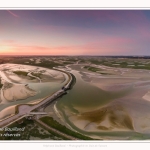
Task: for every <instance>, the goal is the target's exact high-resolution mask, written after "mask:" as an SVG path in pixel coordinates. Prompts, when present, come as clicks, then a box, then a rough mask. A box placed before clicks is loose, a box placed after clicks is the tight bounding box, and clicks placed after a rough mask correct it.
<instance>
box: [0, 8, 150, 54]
mask: <svg viewBox="0 0 150 150" xmlns="http://www.w3.org/2000/svg"><path fill="white" fill-rule="evenodd" d="M0 55H147V56H148V55H150V10H143V11H142V10H0Z"/></svg>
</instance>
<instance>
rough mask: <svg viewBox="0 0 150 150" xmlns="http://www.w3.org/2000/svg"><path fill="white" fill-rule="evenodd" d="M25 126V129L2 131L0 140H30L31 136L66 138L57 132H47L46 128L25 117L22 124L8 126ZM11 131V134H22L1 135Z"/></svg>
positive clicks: (54, 138)
mask: <svg viewBox="0 0 150 150" xmlns="http://www.w3.org/2000/svg"><path fill="white" fill-rule="evenodd" d="M13 127H17V128H24V127H25V130H24V131H11V132H10V131H9V132H6V131H1V132H0V140H30V138H31V137H35V138H39V139H45V138H47V139H52V140H64V138H62V137H60V136H59V135H56V134H55V133H52V132H50V131H48V132H47V130H45V129H44V128H41V127H40V126H38V124H36V123H35V122H34V121H33V120H26V119H24V122H23V123H22V124H18V123H14V124H12V125H10V126H9V127H8V128H13ZM6 133H9V134H20V136H16V137H15V136H11V137H10V136H1V134H2V135H4V134H6Z"/></svg>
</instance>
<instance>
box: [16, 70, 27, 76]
mask: <svg viewBox="0 0 150 150" xmlns="http://www.w3.org/2000/svg"><path fill="white" fill-rule="evenodd" d="M13 73H15V74H17V75H22V76H27V74H28V72H25V71H13Z"/></svg>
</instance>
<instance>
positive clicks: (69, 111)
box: [56, 70, 150, 139]
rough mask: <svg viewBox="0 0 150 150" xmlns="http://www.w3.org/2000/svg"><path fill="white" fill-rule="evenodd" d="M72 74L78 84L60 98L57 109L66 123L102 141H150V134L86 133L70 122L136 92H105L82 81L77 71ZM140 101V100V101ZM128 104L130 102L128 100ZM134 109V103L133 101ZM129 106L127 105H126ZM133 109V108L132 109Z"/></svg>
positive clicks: (125, 132) (127, 132) (126, 90)
mask: <svg viewBox="0 0 150 150" xmlns="http://www.w3.org/2000/svg"><path fill="white" fill-rule="evenodd" d="M71 73H72V74H73V75H74V76H75V77H76V84H75V85H74V86H73V88H72V89H71V90H69V91H68V94H67V95H65V96H63V97H62V98H60V99H59V100H58V102H57V104H56V107H57V109H58V111H59V113H60V115H61V116H62V118H63V120H64V122H67V123H68V126H71V128H73V129H75V130H76V131H78V132H80V133H83V134H86V135H89V136H91V137H95V136H97V137H98V138H102V139H149V138H150V134H142V133H137V132H135V131H106V132H105V131H104V132H103V131H98V132H97V131H96V132H95V131H91V132H88V131H85V130H82V129H80V128H78V127H77V126H75V124H74V122H72V121H71V120H70V117H71V116H78V115H80V114H81V113H83V112H89V111H94V110H96V109H98V108H100V107H102V106H105V105H107V104H108V103H115V102H116V101H117V100H118V99H119V100H120V99H123V98H124V97H127V96H128V95H130V94H131V93H132V92H134V91H135V89H134V87H133V86H132V83H131V86H129V87H128V88H126V89H123V90H120V91H113V92H112V91H103V90H101V89H100V88H98V87H96V86H94V85H92V84H91V83H90V82H86V81H84V80H83V79H82V77H81V76H82V75H81V74H80V73H79V72H78V71H77V70H72V71H71ZM138 100H139V99H138ZM127 102H130V101H128V99H127ZM143 104H144V103H143ZM132 105H133V107H134V102H133V101H132ZM126 106H127V105H126ZM130 109H132V108H130Z"/></svg>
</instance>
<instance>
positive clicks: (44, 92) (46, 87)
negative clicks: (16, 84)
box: [0, 65, 68, 114]
mask: <svg viewBox="0 0 150 150" xmlns="http://www.w3.org/2000/svg"><path fill="white" fill-rule="evenodd" d="M8 66H9V65H8ZM19 66H21V65H19ZM35 68H36V67H35ZM64 78H65V79H64V80H63V81H62V82H61V83H60V81H59V82H58V81H57V80H56V81H53V82H43V83H28V87H29V88H30V89H32V90H34V91H36V92H37V94H36V95H35V96H32V97H28V98H26V99H22V100H17V101H12V102H7V103H4V104H0V111H2V110H3V109H5V108H8V107H10V106H15V105H18V104H27V103H29V102H31V103H32V102H33V101H34V102H36V100H37V101H38V100H39V99H43V98H45V97H47V96H49V95H51V94H53V93H54V92H56V91H58V90H59V89H60V88H61V87H63V86H64V85H65V84H66V83H67V81H68V76H67V75H65V74H64ZM7 113H8V114H9V112H7Z"/></svg>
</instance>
